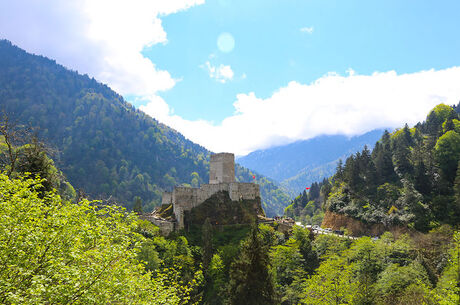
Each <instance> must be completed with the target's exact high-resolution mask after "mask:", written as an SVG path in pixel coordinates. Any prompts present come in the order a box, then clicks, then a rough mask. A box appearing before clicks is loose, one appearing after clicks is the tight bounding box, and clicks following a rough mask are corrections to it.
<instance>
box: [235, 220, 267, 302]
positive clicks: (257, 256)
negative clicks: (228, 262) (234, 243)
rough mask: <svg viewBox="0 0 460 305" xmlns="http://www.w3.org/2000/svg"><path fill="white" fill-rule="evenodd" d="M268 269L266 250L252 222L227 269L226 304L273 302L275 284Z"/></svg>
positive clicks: (255, 225)
mask: <svg viewBox="0 0 460 305" xmlns="http://www.w3.org/2000/svg"><path fill="white" fill-rule="evenodd" d="M268 268H269V256H268V249H267V246H266V245H264V244H263V241H262V238H261V237H260V236H259V229H258V227H257V224H256V223H254V224H253V226H252V229H251V232H250V233H249V236H248V238H247V239H246V240H245V241H244V242H242V244H241V246H240V255H239V258H238V259H237V260H236V261H235V262H234V263H233V264H232V266H231V269H230V283H229V289H228V293H229V304H232V305H241V304H251V305H270V304H275V290H274V284H273V279H272V276H271V274H270V273H269V271H268V270H269V269H268Z"/></svg>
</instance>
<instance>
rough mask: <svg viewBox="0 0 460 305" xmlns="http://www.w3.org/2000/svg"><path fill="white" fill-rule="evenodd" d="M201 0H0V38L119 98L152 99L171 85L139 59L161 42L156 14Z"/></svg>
mask: <svg viewBox="0 0 460 305" xmlns="http://www.w3.org/2000/svg"><path fill="white" fill-rule="evenodd" d="M202 3H204V0H168V1H157V0H154V1H152V0H133V1H123V0H74V1H61V0H47V1H34V0H15V1H0V37H1V38H6V39H9V40H11V41H12V42H13V43H14V44H17V45H18V46H19V47H22V48H24V49H26V50H27V51H29V52H33V53H37V54H41V55H45V56H48V57H51V58H53V59H56V61H57V62H59V63H61V64H63V65H65V66H67V67H69V68H71V69H74V70H78V71H79V72H81V73H87V74H89V75H90V76H93V77H95V78H96V79H98V80H99V81H102V82H105V83H108V84H109V85H110V86H111V87H112V88H113V89H115V90H116V91H118V92H120V93H121V94H137V95H144V94H145V95H151V94H154V93H156V92H158V91H163V90H168V89H170V88H172V87H173V86H174V84H175V82H176V80H174V79H173V78H172V77H171V75H170V74H169V73H168V72H167V71H162V70H159V69H158V68H157V67H156V66H155V64H154V63H152V62H151V61H150V60H149V59H147V58H145V57H143V56H142V54H141V51H142V49H143V48H144V47H145V46H151V45H153V44H157V43H166V42H167V36H166V32H165V31H164V29H163V27H162V24H161V19H160V17H161V16H164V15H168V14H172V13H175V12H178V11H180V10H184V9H187V8H189V7H191V6H194V5H198V4H202Z"/></svg>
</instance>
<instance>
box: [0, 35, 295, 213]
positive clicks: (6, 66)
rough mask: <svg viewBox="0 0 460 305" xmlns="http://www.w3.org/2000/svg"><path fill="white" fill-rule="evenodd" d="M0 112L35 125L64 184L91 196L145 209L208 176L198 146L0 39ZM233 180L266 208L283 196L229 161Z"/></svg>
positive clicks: (99, 87) (87, 81)
mask: <svg viewBox="0 0 460 305" xmlns="http://www.w3.org/2000/svg"><path fill="white" fill-rule="evenodd" d="M0 109H1V110H3V111H5V113H6V114H8V116H9V117H10V121H16V122H17V123H18V124H23V125H25V126H31V127H36V128H37V132H38V136H39V137H40V138H42V139H44V141H45V142H47V143H49V145H51V146H52V147H53V148H55V149H56V151H57V153H56V154H55V155H53V156H52V158H53V159H54V160H55V162H56V165H57V167H58V168H59V169H61V170H62V171H63V173H64V174H65V175H66V176H67V178H68V180H69V182H70V183H71V184H72V185H73V186H74V187H75V188H76V189H80V190H82V191H83V192H84V193H85V194H86V195H88V196H90V197H92V198H102V199H107V200H110V201H112V202H118V203H119V204H122V205H125V206H127V207H128V208H131V207H132V204H133V201H134V198H135V197H139V198H140V199H141V200H142V201H143V205H144V209H145V210H151V209H152V208H153V207H154V206H155V205H157V204H158V203H159V202H160V201H161V194H162V191H163V190H170V189H172V188H173V187H174V186H175V185H191V186H198V185H199V184H200V183H203V182H207V181H208V168H209V154H210V152H209V151H208V150H206V149H205V148H203V147H201V146H199V145H197V144H194V143H193V142H191V141H189V140H187V139H186V138H184V137H183V136H182V135H181V134H180V133H178V132H177V131H175V130H173V129H171V128H169V127H168V126H166V125H164V124H161V123H159V122H158V121H156V120H155V119H152V118H151V117H149V116H148V115H146V114H144V113H143V112H141V111H139V110H136V109H135V108H134V107H133V106H132V105H131V104H129V103H127V102H126V101H124V99H123V98H122V97H121V96H120V95H119V94H117V93H116V92H114V91H113V90H111V89H110V88H109V87H108V86H106V85H103V84H101V83H99V82H97V81H96V80H95V79H93V78H89V77H88V76H86V75H80V74H78V73H77V72H75V71H70V70H68V69H66V68H65V67H63V66H61V65H58V64H56V62H55V61H53V60H50V59H48V58H45V57H42V56H36V55H31V54H28V53H27V52H25V51H24V50H21V49H20V48H18V47H16V46H13V45H12V44H11V43H10V42H8V41H6V40H1V41H0ZM237 173H239V174H238V175H237V179H239V180H243V181H246V182H251V181H253V178H252V176H253V175H256V181H258V182H259V183H260V184H261V193H262V201H263V205H264V208H265V210H266V213H267V214H268V215H275V214H279V213H281V212H282V210H283V208H284V206H283V205H284V204H285V203H286V199H287V196H286V195H285V194H284V193H282V192H281V191H280V190H279V189H278V187H277V186H276V185H274V183H273V182H272V181H269V180H268V179H265V178H264V177H261V176H260V175H258V174H256V173H252V172H250V171H249V170H247V169H244V168H240V167H238V166H237Z"/></svg>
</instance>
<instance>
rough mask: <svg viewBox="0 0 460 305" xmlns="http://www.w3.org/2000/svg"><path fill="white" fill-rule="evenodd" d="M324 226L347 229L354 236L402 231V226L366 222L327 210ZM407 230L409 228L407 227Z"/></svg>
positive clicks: (333, 228)
mask: <svg viewBox="0 0 460 305" xmlns="http://www.w3.org/2000/svg"><path fill="white" fill-rule="evenodd" d="M321 226H322V227H323V228H331V229H332V230H340V229H347V230H348V232H349V234H351V235H352V236H363V235H366V236H377V235H381V234H382V233H384V232H385V231H395V230H397V231H400V230H402V229H403V228H400V227H391V228H390V227H386V226H384V225H383V224H381V223H378V224H366V223H363V222H361V221H359V220H356V219H354V218H351V217H349V216H347V215H343V214H337V213H334V212H330V211H326V213H325V214H324V219H323V223H322V224H321ZM406 231H407V229H406Z"/></svg>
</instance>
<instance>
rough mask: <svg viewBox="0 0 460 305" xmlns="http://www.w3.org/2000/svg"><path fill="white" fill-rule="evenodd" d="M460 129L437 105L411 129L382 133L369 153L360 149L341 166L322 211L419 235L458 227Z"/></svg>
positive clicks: (453, 113) (444, 107) (449, 113)
mask: <svg viewBox="0 0 460 305" xmlns="http://www.w3.org/2000/svg"><path fill="white" fill-rule="evenodd" d="M459 127H460V126H459V115H458V113H457V112H456V111H455V110H454V109H453V108H452V107H450V106H447V105H444V104H440V105H438V106H436V107H435V108H434V109H433V110H432V111H430V113H429V114H428V117H427V119H426V121H425V122H423V123H418V124H417V125H416V126H415V127H414V128H412V129H410V128H409V127H408V126H407V125H406V126H405V127H404V128H402V129H399V130H397V131H395V132H394V133H392V134H389V133H388V132H386V133H385V134H384V135H383V136H382V138H381V139H380V140H379V141H378V142H377V143H376V145H375V148H374V150H373V151H372V153H371V152H370V151H369V150H368V149H364V150H363V151H362V152H361V153H357V154H355V155H353V156H351V157H350V158H348V159H347V160H346V162H345V164H344V165H342V164H339V166H338V168H337V172H336V174H335V175H334V177H333V178H332V181H333V187H332V189H331V192H330V194H329V195H328V199H327V201H326V204H325V208H326V209H327V210H329V211H333V212H337V213H341V214H346V215H349V216H351V217H353V218H356V219H359V220H362V221H363V222H366V223H383V224H385V225H386V226H395V225H402V226H408V227H410V228H414V229H416V230H420V231H427V230H429V229H430V228H434V227H437V226H439V225H440V224H451V225H458V224H459V223H460V201H458V199H459V198H460V197H459V194H460V193H459V192H460V172H459V173H458V171H457V168H458V163H459V160H460V128H459ZM456 177H457V178H456Z"/></svg>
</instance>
